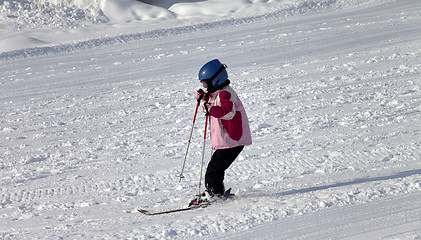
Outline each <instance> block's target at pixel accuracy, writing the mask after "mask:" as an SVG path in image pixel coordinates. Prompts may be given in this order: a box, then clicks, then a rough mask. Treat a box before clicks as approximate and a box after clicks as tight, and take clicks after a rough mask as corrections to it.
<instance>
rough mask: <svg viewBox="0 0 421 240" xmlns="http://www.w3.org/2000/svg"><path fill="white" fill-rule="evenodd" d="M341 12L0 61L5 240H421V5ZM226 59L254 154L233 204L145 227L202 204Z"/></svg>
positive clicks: (0, 199) (139, 36) (333, 8)
mask: <svg viewBox="0 0 421 240" xmlns="http://www.w3.org/2000/svg"><path fill="white" fill-rule="evenodd" d="M331 2H332V3H331V4H330V5H329V4H326V5H323V6H319V5H317V4H315V3H314V2H313V1H307V2H305V3H306V4H305V3H303V4H302V5H300V7H299V8H294V9H291V8H287V9H283V10H280V11H274V12H269V13H266V14H263V15H259V16H249V17H248V16H246V15H244V16H243V17H241V18H239V17H235V18H230V19H225V18H224V19H221V20H218V21H212V22H207V23H206V22H205V23H200V24H196V25H188V26H184V25H178V26H176V27H165V28H164V27H162V28H156V29H153V30H150V31H144V32H142V31H141V32H138V31H134V32H131V33H126V34H120V35H112V36H107V37H105V35H104V36H103V37H95V38H89V37H88V36H89V35H86V36H85V39H86V40H81V41H78V42H75V43H72V42H66V43H57V44H55V45H52V46H49V45H48V46H44V47H38V48H18V49H17V50H15V51H6V52H3V53H1V54H0V62H1V64H0V86H1V89H2V91H1V95H0V105H1V108H0V123H1V125H0V138H1V141H0V151H1V152H0V156H1V159H2V160H1V162H0V182H1V195H0V218H1V222H2V224H1V225H0V236H1V238H2V239H55V238H65V239H88V238H93V239H163V238H173V239H193V238H198V237H200V238H214V237H222V238H227V239H240V238H241V239H244V238H255V239H261V238H263V239H265V238H266V239H274V238H275V239H284V238H285V239H338V238H345V239H375V238H386V239H416V238H420V237H421V228H420V227H419V226H420V224H419V223H420V219H421V205H420V204H419V202H420V198H421V191H420V190H421V162H420V159H421V150H420V144H421V142H420V139H421V138H420V127H419V126H420V111H421V99H420V97H421V90H420V85H421V81H420V76H421V74H420V65H421V63H420V61H419V59H420V57H421V45H420V41H419V36H420V33H421V26H420V25H419V22H420V20H421V4H420V3H419V2H418V1H417V0H402V1H397V2H395V1H386V2H385V1H365V2H364V1H361V2H359V3H361V4H357V2H354V3H355V6H344V5H341V4H335V3H340V2H339V1H338V2H335V1H331ZM157 26H158V25H157ZM98 28H101V32H102V31H106V28H104V29H102V27H98ZM126 30H127V29H126ZM110 31H111V32H113V33H114V32H115V27H110ZM215 57H218V58H220V59H221V60H222V61H223V62H225V63H226V64H227V65H228V67H229V68H228V72H229V74H230V79H231V81H232V86H233V88H234V89H235V90H236V91H237V92H238V94H239V95H240V97H241V98H242V101H243V103H244V105H245V107H246V110H247V113H248V115H249V119H250V125H251V130H252V134H253V140H254V144H253V145H252V146H250V147H247V148H246V149H245V150H244V152H243V153H242V154H241V156H240V157H239V159H238V160H237V161H236V162H235V163H234V164H233V166H232V167H231V168H230V169H229V170H228V172H227V176H226V184H227V185H228V186H231V187H233V188H234V191H236V193H237V195H238V199H237V200H234V201H232V202H228V203H227V204H219V205H215V206H212V207H209V208H206V209H199V210H197V211H196V210H195V211H190V212H183V213H176V214H172V215H166V216H156V217H153V218H151V217H145V216H142V215H140V214H139V213H137V211H136V209H137V208H138V207H142V208H148V209H149V208H150V209H167V208H172V207H178V206H182V205H186V204H187V203H188V201H189V200H190V199H191V197H192V196H194V194H195V193H196V191H197V181H198V178H199V176H198V174H199V167H200V165H199V164H200V163H199V161H200V156H201V143H202V141H201V136H202V134H203V126H204V117H203V116H199V117H198V119H197V122H196V127H195V129H194V132H193V141H192V144H191V147H190V154H189V156H188V159H187V165H186V170H185V171H186V172H185V176H186V178H185V179H184V180H183V181H182V182H181V183H179V182H178V177H177V176H178V174H179V172H180V169H181V163H182V160H183V157H184V153H185V147H186V143H187V138H188V134H189V130H190V127H191V121H192V118H193V114H194V107H195V100H194V95H195V91H196V90H197V89H198V88H199V86H200V84H198V82H197V72H198V69H199V68H200V67H201V66H202V64H203V63H205V62H206V61H208V60H210V59H213V58H215ZM206 156H207V159H208V158H209V156H210V150H209V149H208V150H207V151H206Z"/></svg>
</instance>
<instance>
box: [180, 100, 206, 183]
mask: <svg viewBox="0 0 421 240" xmlns="http://www.w3.org/2000/svg"><path fill="white" fill-rule="evenodd" d="M200 100H201V98H200V99H198V100H197V105H196V110H195V112H194V117H193V124H192V126H191V130H190V137H189V141H188V143H187V148H186V154H185V155H184V161H183V166H182V167H181V173H180V176H179V177H180V180H179V181H178V182H181V179H182V178H184V176H183V172H184V166H185V165H186V159H187V153H188V152H189V147H190V141H191V136H192V134H193V127H194V123H195V122H196V115H197V109H198V108H199V105H200Z"/></svg>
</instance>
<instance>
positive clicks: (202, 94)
mask: <svg viewBox="0 0 421 240" xmlns="http://www.w3.org/2000/svg"><path fill="white" fill-rule="evenodd" d="M204 96H205V92H204V91H203V90H202V89H201V88H200V89H199V90H197V93H196V100H197V101H200V100H202V98H203V97H204Z"/></svg>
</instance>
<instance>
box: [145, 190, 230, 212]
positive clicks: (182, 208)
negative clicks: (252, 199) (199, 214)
mask: <svg viewBox="0 0 421 240" xmlns="http://www.w3.org/2000/svg"><path fill="white" fill-rule="evenodd" d="M234 196H235V195H234V194H231V188H230V189H228V190H227V191H225V193H224V195H223V196H222V198H221V200H223V201H225V200H227V199H232V198H234ZM216 202H219V201H216ZM212 203H214V202H205V203H202V204H199V205H190V206H188V207H181V208H176V209H170V210H164V211H152V210H146V209H137V211H139V212H140V213H143V214H145V215H148V216H154V215H162V214H168V213H176V212H184V211H189V210H193V209H198V208H205V207H207V206H209V205H211V204H212Z"/></svg>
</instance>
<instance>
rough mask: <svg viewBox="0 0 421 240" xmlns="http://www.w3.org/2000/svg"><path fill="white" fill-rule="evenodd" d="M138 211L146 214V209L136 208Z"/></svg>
mask: <svg viewBox="0 0 421 240" xmlns="http://www.w3.org/2000/svg"><path fill="white" fill-rule="evenodd" d="M137 211H138V212H140V213H143V214H148V212H149V211H148V210H144V209H137Z"/></svg>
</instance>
